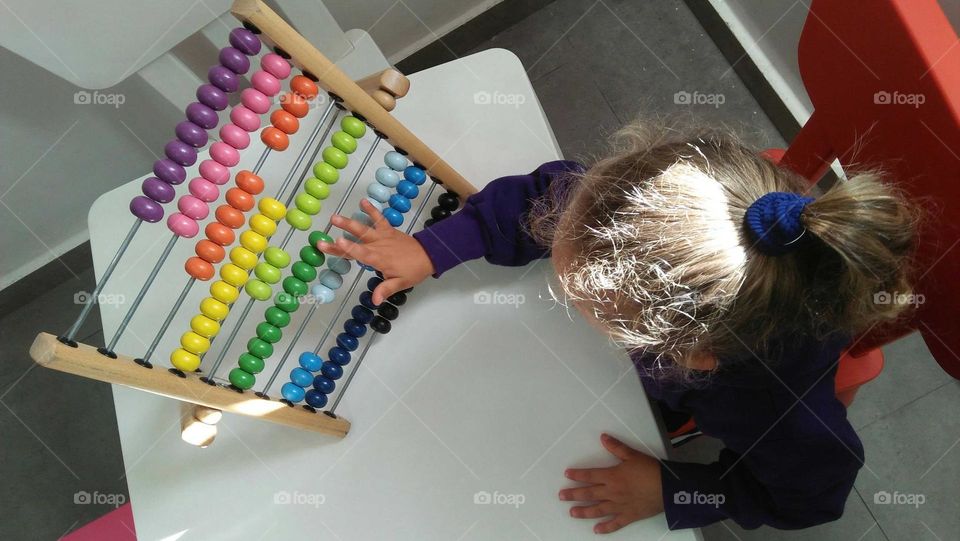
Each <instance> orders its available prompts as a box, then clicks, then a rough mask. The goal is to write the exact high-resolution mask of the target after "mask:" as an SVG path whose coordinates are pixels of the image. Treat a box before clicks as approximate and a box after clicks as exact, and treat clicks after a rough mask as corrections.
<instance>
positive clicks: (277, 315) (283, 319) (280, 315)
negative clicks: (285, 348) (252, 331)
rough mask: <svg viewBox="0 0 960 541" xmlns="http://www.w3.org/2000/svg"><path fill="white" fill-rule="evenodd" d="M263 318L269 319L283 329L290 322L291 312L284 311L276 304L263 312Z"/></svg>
mask: <svg viewBox="0 0 960 541" xmlns="http://www.w3.org/2000/svg"><path fill="white" fill-rule="evenodd" d="M263 318H264V319H266V320H267V323H269V324H271V325H273V326H274V327H277V328H281V329H282V328H283V327H286V326H287V325H289V324H290V314H288V313H286V312H284V311H283V310H281V309H279V308H277V307H276V306H271V307H270V308H267V310H266V311H265V312H264V313H263Z"/></svg>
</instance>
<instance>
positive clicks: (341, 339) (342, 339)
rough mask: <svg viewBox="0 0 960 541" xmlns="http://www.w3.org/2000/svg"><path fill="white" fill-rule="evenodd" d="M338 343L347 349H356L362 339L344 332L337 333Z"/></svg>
mask: <svg viewBox="0 0 960 541" xmlns="http://www.w3.org/2000/svg"><path fill="white" fill-rule="evenodd" d="M337 345H338V346H340V347H342V348H343V349H345V350H347V351H354V350H355V349H357V346H359V345H360V341H359V340H357V337H356V336H353V335H350V334H347V333H345V332H342V333H340V334H338V335H337Z"/></svg>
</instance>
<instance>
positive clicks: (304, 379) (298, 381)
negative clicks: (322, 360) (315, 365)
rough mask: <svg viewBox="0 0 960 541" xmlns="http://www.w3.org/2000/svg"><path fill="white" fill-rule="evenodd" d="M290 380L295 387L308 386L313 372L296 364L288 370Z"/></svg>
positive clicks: (311, 380)
mask: <svg viewBox="0 0 960 541" xmlns="http://www.w3.org/2000/svg"><path fill="white" fill-rule="evenodd" d="M290 382H291V383H293V384H294V385H296V386H297V387H309V386H311V385H313V374H311V373H310V372H309V371H308V370H304V369H303V368H300V367H299V366H298V367H296V368H294V369H293V370H291V371H290ZM291 402H292V400H291Z"/></svg>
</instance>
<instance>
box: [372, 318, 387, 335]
mask: <svg viewBox="0 0 960 541" xmlns="http://www.w3.org/2000/svg"><path fill="white" fill-rule="evenodd" d="M390 327H391V325H390V322H389V321H387V320H386V319H383V318H382V317H380V316H376V317H374V318H373V321H371V322H370V328H371V329H373V330H374V331H376V332H378V333H380V334H387V333H388V332H390Z"/></svg>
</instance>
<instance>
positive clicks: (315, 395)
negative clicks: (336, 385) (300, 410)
mask: <svg viewBox="0 0 960 541" xmlns="http://www.w3.org/2000/svg"><path fill="white" fill-rule="evenodd" d="M306 399H307V405H308V406H311V407H314V408H316V409H320V408H322V407H324V406H326V405H327V395H325V394H323V393H322V392H320V391H317V390H314V389H310V390H309V391H307V396H306Z"/></svg>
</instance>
